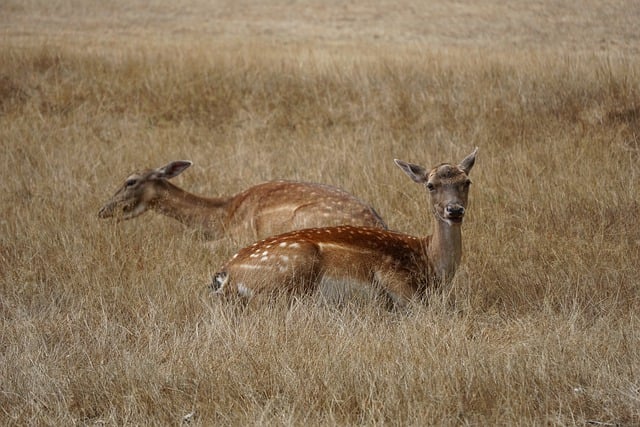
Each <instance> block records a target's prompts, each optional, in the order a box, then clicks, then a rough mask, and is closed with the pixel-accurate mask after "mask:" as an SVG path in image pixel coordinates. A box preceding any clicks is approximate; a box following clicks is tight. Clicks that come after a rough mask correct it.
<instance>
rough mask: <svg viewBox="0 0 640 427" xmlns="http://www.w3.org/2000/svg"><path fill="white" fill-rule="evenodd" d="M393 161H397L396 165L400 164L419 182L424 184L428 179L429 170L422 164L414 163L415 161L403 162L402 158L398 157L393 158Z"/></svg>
mask: <svg viewBox="0 0 640 427" xmlns="http://www.w3.org/2000/svg"><path fill="white" fill-rule="evenodd" d="M393 161H394V162H396V165H398V167H399V168H400V169H402V170H403V171H404V173H406V174H407V175H409V178H411V179H412V180H414V181H415V182H417V183H418V184H424V183H425V182H427V181H428V180H427V170H426V169H425V168H423V167H422V166H418V165H414V164H413V163H407V162H403V161H402V160H398V159H393Z"/></svg>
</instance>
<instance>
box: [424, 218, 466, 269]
mask: <svg viewBox="0 0 640 427" xmlns="http://www.w3.org/2000/svg"><path fill="white" fill-rule="evenodd" d="M427 256H428V258H429V260H430V263H431V265H432V267H433V273H434V275H435V276H436V278H438V279H440V280H442V281H448V280H451V279H452V278H453V276H454V274H455V272H456V269H457V268H458V265H460V260H461V259H462V231H461V227H460V225H450V224H448V223H446V222H445V221H443V220H441V219H439V218H436V222H435V224H434V230H433V234H432V235H431V239H430V240H429V245H428V246H427Z"/></svg>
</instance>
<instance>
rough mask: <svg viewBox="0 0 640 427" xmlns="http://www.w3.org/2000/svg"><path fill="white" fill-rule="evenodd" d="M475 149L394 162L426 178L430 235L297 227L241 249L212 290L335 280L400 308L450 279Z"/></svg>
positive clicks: (309, 285) (331, 289)
mask: <svg viewBox="0 0 640 427" xmlns="http://www.w3.org/2000/svg"><path fill="white" fill-rule="evenodd" d="M477 151H478V149H477V148H476V149H475V150H474V151H473V152H472V153H471V154H469V155H468V156H467V157H466V158H465V159H464V160H462V162H460V164H458V165H452V164H441V165H439V166H436V167H435V168H433V169H432V170H431V171H428V170H426V169H424V168H423V167H421V166H418V165H414V164H411V163H407V162H403V161H401V160H395V162H396V164H397V165H398V166H399V167H400V168H401V169H402V170H403V171H404V172H405V173H406V174H407V175H408V176H409V177H410V178H411V179H412V180H413V181H415V182H417V183H419V184H425V186H426V188H427V191H428V193H429V195H430V198H431V211H432V212H433V216H434V219H435V223H434V227H433V234H432V235H431V236H427V237H423V238H419V237H414V236H410V235H407V234H401V233H395V232H392V231H387V230H381V229H375V228H367V227H353V226H340V227H329V228H315V229H308V230H300V231H293V232H290V233H286V234H281V235H279V236H275V237H270V238H268V239H265V240H262V241H260V242H257V243H255V244H253V245H251V246H249V247H246V248H244V249H241V250H240V251H239V252H238V253H237V254H236V255H234V256H233V258H231V260H229V261H228V262H227V263H226V264H225V265H224V266H223V267H222V269H221V270H220V271H219V272H218V273H216V274H215V275H214V276H213V280H212V283H211V285H210V288H211V290H212V291H214V292H215V293H217V294H221V295H226V296H233V295H235V296H239V297H251V296H253V295H256V294H259V293H264V292H281V291H283V290H284V291H286V292H294V293H305V292H313V291H320V293H323V294H325V295H327V294H334V293H335V290H336V284H337V285H338V288H343V289H344V290H345V291H346V290H347V289H351V288H353V287H355V288H356V289H357V288H360V289H363V290H365V292H366V293H370V292H368V291H371V290H373V292H374V293H375V294H379V295H383V296H386V297H388V298H389V300H390V301H391V302H393V303H395V304H397V305H399V306H402V305H405V304H406V303H407V302H408V301H409V300H411V299H412V298H414V297H415V296H419V295H421V294H424V291H425V290H426V289H427V287H428V286H431V285H436V284H438V283H442V282H447V281H449V280H451V279H452V278H453V276H454V274H455V272H456V268H457V267H458V265H459V264H460V259H461V256H462V234H461V230H460V228H461V225H462V220H463V218H464V215H465V207H466V205H467V198H468V194H469V185H470V184H471V180H470V179H469V172H470V171H471V168H472V167H473V164H474V162H475V160H476V153H477Z"/></svg>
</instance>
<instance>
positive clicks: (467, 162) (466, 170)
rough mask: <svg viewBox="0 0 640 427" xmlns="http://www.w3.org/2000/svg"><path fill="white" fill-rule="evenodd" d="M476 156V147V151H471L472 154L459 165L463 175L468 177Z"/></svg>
mask: <svg viewBox="0 0 640 427" xmlns="http://www.w3.org/2000/svg"><path fill="white" fill-rule="evenodd" d="M476 154H478V147H476V149H475V150H473V153H471V154H469V155H468V156H467V157H465V158H464V159H463V160H462V161H461V162H460V165H459V166H460V169H462V170H463V171H464V173H466V174H467V175H469V172H471V168H472V167H473V164H474V163H475V162H476Z"/></svg>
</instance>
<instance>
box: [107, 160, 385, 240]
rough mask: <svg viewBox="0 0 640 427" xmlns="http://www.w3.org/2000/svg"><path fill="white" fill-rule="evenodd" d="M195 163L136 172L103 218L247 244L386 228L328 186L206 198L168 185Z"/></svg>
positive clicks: (278, 185) (261, 187)
mask: <svg viewBox="0 0 640 427" xmlns="http://www.w3.org/2000/svg"><path fill="white" fill-rule="evenodd" d="M192 164H193V162H191V161H189V160H176V161H172V162H169V163H168V164H166V165H164V166H162V167H159V168H156V169H148V170H145V171H141V172H134V173H133V174H131V175H130V176H129V177H128V178H127V179H126V180H125V181H124V183H123V184H122V185H121V186H120V188H119V189H118V190H117V191H116V192H115V194H114V195H113V197H111V199H110V200H109V201H107V202H106V203H105V204H104V206H102V208H101V209H100V210H99V212H98V217H100V218H115V219H116V220H118V221H123V220H130V219H133V218H136V217H138V216H140V215H142V214H143V213H145V212H147V211H155V212H157V213H160V214H162V215H165V216H168V217H171V218H173V219H175V220H177V221H179V222H181V223H183V224H184V225H185V226H187V227H190V228H195V229H198V230H201V231H202V232H203V233H204V236H205V238H206V239H207V240H213V241H220V239H222V238H223V237H226V236H232V237H233V238H235V239H237V240H238V241H240V242H244V243H245V244H246V243H249V242H251V241H255V240H257V239H262V238H265V237H267V236H271V235H275V234H279V233H284V232H287V231H291V230H297V229H303V228H310V227H323V226H336V225H342V224H354V225H359V226H368V227H374V228H382V229H386V228H387V226H386V224H385V222H384V221H383V220H382V218H381V217H380V215H378V213H377V212H376V211H375V210H374V209H373V207H371V206H370V205H368V204H366V203H365V202H363V201H361V200H360V199H358V198H356V197H355V196H353V195H351V194H350V193H348V192H347V191H345V190H342V189H340V188H338V187H334V186H330V185H326V184H317V183H309V182H298V181H287V180H279V181H270V182H265V183H261V184H258V185H254V186H252V187H249V188H247V189H246V190H244V191H242V192H240V193H238V194H235V195H230V196H221V197H202V196H198V195H195V194H192V193H190V192H188V191H186V190H183V189H181V188H180V187H178V186H176V185H174V184H172V183H171V182H169V180H170V179H172V178H174V177H176V176H178V175H179V174H181V173H182V172H184V171H185V170H186V169H187V168H189V167H190V166H191V165H192ZM213 246H215V245H213Z"/></svg>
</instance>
